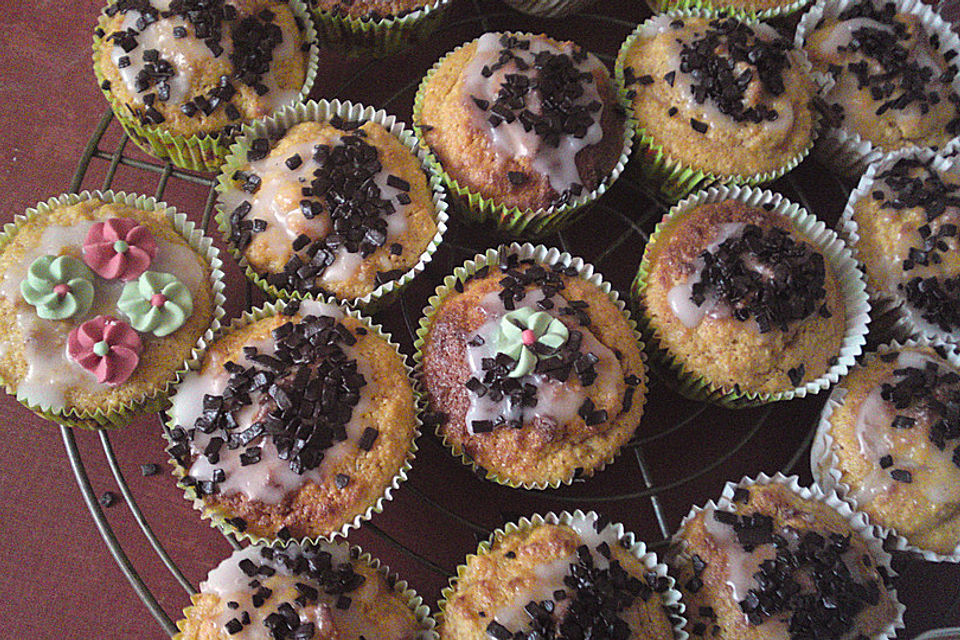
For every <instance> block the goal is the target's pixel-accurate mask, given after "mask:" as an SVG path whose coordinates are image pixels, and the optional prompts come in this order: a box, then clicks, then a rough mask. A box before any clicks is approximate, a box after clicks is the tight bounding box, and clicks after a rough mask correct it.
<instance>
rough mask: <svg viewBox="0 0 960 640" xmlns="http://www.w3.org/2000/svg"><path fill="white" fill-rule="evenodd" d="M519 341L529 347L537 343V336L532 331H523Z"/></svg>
mask: <svg viewBox="0 0 960 640" xmlns="http://www.w3.org/2000/svg"><path fill="white" fill-rule="evenodd" d="M514 335H516V334H514ZM520 339H521V340H523V344H524V345H525V346H527V347H529V346H530V345H532V344H533V343H534V342H536V341H537V334H535V333H534V332H533V329H524V330H523V333H521V334H520Z"/></svg>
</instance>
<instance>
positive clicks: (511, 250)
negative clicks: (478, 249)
mask: <svg viewBox="0 0 960 640" xmlns="http://www.w3.org/2000/svg"><path fill="white" fill-rule="evenodd" d="M510 255H516V256H518V257H519V259H520V260H528V259H530V260H533V261H534V262H536V263H538V264H541V265H546V266H550V265H554V264H562V265H563V266H565V267H573V268H574V269H576V270H577V271H578V274H577V275H578V277H580V278H583V279H584V280H586V281H587V282H589V283H591V284H593V285H594V286H596V287H597V288H598V289H599V290H600V291H601V292H602V293H605V294H607V295H608V296H609V297H610V300H611V301H612V302H613V303H614V305H616V307H617V308H618V309H619V310H620V312H621V313H622V314H623V317H624V319H625V320H626V322H627V324H628V325H629V326H630V329H631V330H632V331H633V333H634V336H635V337H636V339H637V344H638V346H639V348H640V355H641V357H642V358H643V362H644V368H643V373H642V376H641V378H642V380H641V382H640V384H639V385H637V387H636V389H637V391H636V393H635V394H634V404H636V403H637V402H642V403H644V404H645V403H646V399H647V394H648V393H649V392H650V391H649V390H650V387H649V371H648V368H647V358H646V354H645V352H644V345H643V340H642V337H641V335H640V333H639V332H638V331H637V329H636V327H637V324H636V322H634V321H633V319H631V317H630V311H629V310H628V309H627V305H626V303H624V301H623V300H621V299H620V294H619V293H618V292H617V291H616V289H614V288H613V287H612V286H611V285H610V283H609V282H606V281H604V279H603V276H601V275H600V274H599V273H597V272H596V271H594V267H593V265H592V264H590V263H588V262H584V261H583V259H582V258H578V257H574V256H571V255H570V254H569V253H566V252H561V251H560V250H559V249H556V248H548V247H545V246H543V245H536V246H534V245H532V244H530V243H529V242H526V243H524V244H522V245H521V244H518V243H516V242H514V243H512V244H510V245H500V247H499V248H497V249H487V251H486V252H485V253H483V254H477V255H475V256H474V257H473V259H472V260H467V261H466V262H464V263H463V265H462V266H460V267H457V268H456V269H455V270H454V272H453V275H449V276H446V277H445V278H444V279H443V283H442V284H440V285H439V286H437V288H436V290H435V292H434V294H433V295H432V296H430V298H429V299H428V300H427V306H426V307H424V308H423V314H422V315H421V318H420V322H419V326H418V328H417V332H416V339H415V340H414V343H413V347H414V349H415V352H414V355H413V359H414V362H415V365H414V366H415V370H416V378H417V379H418V380H419V379H420V377H421V376H422V370H421V368H422V366H423V362H422V358H423V344H424V342H425V340H426V336H427V334H428V333H429V332H430V325H431V323H432V321H433V316H434V315H435V314H436V310H437V307H438V306H439V305H440V303H441V302H442V301H443V300H444V299H445V298H446V296H447V295H449V294H450V293H451V292H452V291H455V289H454V286H455V284H456V283H457V282H463V281H465V280H467V279H468V278H469V277H470V276H472V275H473V274H474V273H476V272H477V271H478V270H480V269H481V268H483V267H484V266H488V265H489V266H491V267H492V266H495V265H498V264H500V261H501V260H504V259H506V257H507V256H510ZM423 391H424V402H425V403H426V402H427V400H426V390H423ZM436 434H437V436H438V437H439V438H441V440H442V441H443V444H444V446H446V447H448V448H449V449H450V450H451V451H452V452H453V454H454V455H455V456H457V457H458V458H459V459H460V460H461V462H463V463H464V464H465V465H467V466H468V467H470V468H471V469H473V470H474V471H475V472H477V473H481V474H482V475H483V477H485V478H486V479H487V480H492V481H493V482H496V483H498V484H504V485H506V486H509V487H513V488H518V487H522V488H524V489H556V488H557V487H559V486H560V485H561V484H567V485H569V484H571V483H573V481H574V480H576V479H577V478H579V477H581V476H578V475H576V474H572V475H571V476H570V477H569V478H565V479H563V480H554V481H550V482H546V481H545V482H536V483H521V482H517V481H516V480H513V479H511V478H507V477H501V476H500V475H498V474H497V473H496V472H495V471H491V470H489V469H484V468H482V467H480V466H479V465H478V464H477V463H476V462H475V461H474V460H473V459H472V458H471V457H470V456H469V455H468V454H467V453H466V451H465V450H463V448H462V447H460V446H459V445H455V444H453V443H451V442H448V440H447V438H446V436H444V434H443V432H442V425H437V428H436ZM622 449H623V447H622V446H621V447H620V448H619V449H617V450H616V451H615V452H613V453H612V454H611V455H610V458H609V459H608V460H606V461H605V462H603V463H602V464H600V465H598V466H597V467H596V468H595V469H593V470H590V471H588V472H587V473H586V474H585V475H586V477H592V476H594V475H596V474H598V473H600V472H601V471H603V470H604V469H605V468H606V467H607V465H608V464H610V463H611V462H613V461H614V459H616V457H617V456H618V455H620V451H621V450H622Z"/></svg>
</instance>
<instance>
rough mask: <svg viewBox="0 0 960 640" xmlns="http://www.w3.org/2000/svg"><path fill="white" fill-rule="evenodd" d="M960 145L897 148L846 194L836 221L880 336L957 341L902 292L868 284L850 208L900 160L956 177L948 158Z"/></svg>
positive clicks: (955, 165) (955, 161)
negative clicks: (909, 302)
mask: <svg viewBox="0 0 960 640" xmlns="http://www.w3.org/2000/svg"><path fill="white" fill-rule="evenodd" d="M958 146H960V139H954V140H953V142H951V143H950V144H949V145H947V146H946V147H945V148H944V149H943V150H942V151H939V152H937V151H934V150H933V149H926V148H921V147H911V148H908V149H901V150H900V151H894V152H893V153H888V154H886V155H883V156H881V157H880V158H879V159H878V160H876V161H874V162H871V163H870V165H869V166H868V167H867V170H866V173H864V174H863V176H861V178H860V182H859V184H857V187H856V188H855V189H854V190H853V191H852V192H851V193H850V198H849V199H848V200H847V205H846V207H844V209H843V213H842V214H841V215H840V219H839V221H838V222H837V228H838V229H839V233H840V236H841V237H842V238H843V239H844V240H845V241H846V243H847V246H849V247H850V250H851V252H852V253H853V257H854V259H856V260H857V263H858V264H859V265H860V268H861V269H862V270H863V272H864V273H865V274H866V283H867V293H868V295H869V296H870V306H871V316H872V318H873V320H874V322H875V323H877V324H875V325H874V327H873V329H874V331H875V332H877V330H878V324H879V327H880V328H882V329H883V332H882V333H881V334H880V335H881V336H884V337H889V338H892V339H896V340H905V339H907V338H909V337H912V336H916V335H918V334H920V335H924V336H926V337H928V338H931V339H934V340H942V341H944V342H957V341H958V339H960V338H958V336H956V335H953V334H951V333H950V332H947V331H943V330H941V329H940V328H939V327H935V326H933V325H931V324H930V323H929V322H927V321H926V320H924V319H923V318H921V317H920V314H919V313H917V312H916V310H914V309H913V308H912V307H910V306H909V305H907V304H906V300H905V298H904V296H903V294H902V293H900V292H899V291H897V290H896V289H892V290H891V289H887V288H884V287H881V286H879V283H877V282H874V281H871V278H870V274H869V272H868V271H867V268H866V265H865V263H864V261H863V259H862V258H861V257H860V255H859V253H858V246H857V245H858V243H859V242H860V229H859V225H858V224H857V222H856V221H855V220H854V219H853V214H854V209H853V208H854V205H855V204H856V203H857V202H858V201H860V200H861V199H863V198H869V197H871V193H872V192H873V184H874V182H875V181H876V179H877V176H878V175H880V174H882V173H883V172H884V171H887V170H888V169H890V168H891V167H893V166H894V165H895V164H896V163H897V162H898V161H899V160H901V159H903V158H916V159H918V160H921V161H923V162H929V163H930V168H931V169H933V170H934V171H940V172H947V171H953V172H954V173H958V174H960V157H957V156H955V155H951V154H954V153H956V151H957V149H958ZM890 268H891V269H899V268H900V267H899V265H891V266H890Z"/></svg>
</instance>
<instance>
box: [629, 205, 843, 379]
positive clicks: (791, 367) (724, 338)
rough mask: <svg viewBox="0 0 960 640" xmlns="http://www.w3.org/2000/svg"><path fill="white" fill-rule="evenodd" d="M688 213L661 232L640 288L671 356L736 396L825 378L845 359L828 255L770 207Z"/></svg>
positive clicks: (653, 327)
mask: <svg viewBox="0 0 960 640" xmlns="http://www.w3.org/2000/svg"><path fill="white" fill-rule="evenodd" d="M682 207H683V205H681V208H679V209H674V212H672V213H671V214H669V215H668V216H667V217H666V218H665V219H664V221H663V222H661V223H660V225H659V226H658V227H657V231H656V233H655V234H654V237H653V238H652V239H651V242H649V243H648V244H647V248H646V251H645V253H644V258H643V263H644V265H647V267H646V268H647V275H646V278H645V280H642V279H641V277H640V276H638V282H637V283H635V287H638V288H639V291H638V293H637V296H638V303H639V306H640V307H641V309H642V311H643V313H644V315H645V319H646V320H647V322H648V323H649V328H650V331H651V333H652V334H653V336H654V338H655V341H656V342H658V343H659V344H658V346H659V348H660V349H661V350H664V351H665V352H666V356H665V357H666V358H668V359H672V361H673V362H676V363H679V364H680V366H681V367H682V369H683V371H684V374H685V375H686V376H688V377H694V378H697V379H700V380H702V381H703V382H705V383H707V384H708V385H709V387H710V388H711V389H723V390H725V391H734V392H736V393H737V394H752V395H757V394H762V395H764V396H766V395H769V394H774V393H778V392H783V391H787V390H790V389H793V388H795V387H800V386H802V385H804V384H805V383H807V382H809V381H811V380H816V379H817V378H819V377H821V376H823V375H824V374H825V373H826V372H827V370H828V369H829V368H830V367H831V366H832V365H833V364H834V362H835V361H836V358H837V356H838V355H839V353H840V348H841V345H842V343H843V340H844V334H845V332H846V317H845V316H846V312H845V309H844V300H843V297H842V294H841V289H840V283H839V282H838V278H837V275H836V274H835V273H834V271H833V268H832V267H831V265H830V263H829V262H828V261H827V260H826V259H825V258H824V255H823V253H822V249H820V248H819V247H817V246H814V245H813V244H812V243H811V241H810V240H809V239H808V238H807V237H805V236H804V234H803V233H801V232H800V231H799V230H798V229H797V227H796V224H795V223H794V222H793V221H792V220H791V219H790V217H788V216H787V215H786V214H781V213H777V212H775V211H773V210H772V209H773V208H774V207H773V205H772V204H767V205H764V206H762V207H761V206H754V205H749V204H746V203H744V202H741V201H739V200H734V199H726V200H721V201H719V202H712V203H704V204H699V205H696V206H692V207H690V208H688V209H686V210H684V209H683V208H682ZM641 271H642V269H641Z"/></svg>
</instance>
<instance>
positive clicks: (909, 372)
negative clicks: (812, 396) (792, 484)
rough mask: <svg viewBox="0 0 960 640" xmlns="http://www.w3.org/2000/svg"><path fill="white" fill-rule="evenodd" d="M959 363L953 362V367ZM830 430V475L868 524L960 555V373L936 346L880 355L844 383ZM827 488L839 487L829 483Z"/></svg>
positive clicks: (825, 461) (825, 467) (826, 464)
mask: <svg viewBox="0 0 960 640" xmlns="http://www.w3.org/2000/svg"><path fill="white" fill-rule="evenodd" d="M954 362H956V361H954ZM836 394H837V395H835V396H833V397H834V398H836V401H837V402H838V405H837V406H835V407H833V408H832V412H831V413H830V417H829V419H828V422H827V423H826V424H823V425H821V429H822V430H825V434H826V435H828V436H829V440H828V442H830V445H829V448H828V449H827V450H825V451H823V452H822V454H821V455H820V456H817V457H814V458H812V462H813V468H814V469H815V471H816V474H817V475H818V476H819V477H820V478H825V477H826V476H827V475H828V474H830V473H831V470H834V469H835V470H836V471H837V472H838V474H839V475H838V477H837V480H838V481H839V482H842V483H843V484H844V485H846V486H847V487H848V488H849V489H848V490H845V491H844V493H845V495H846V496H847V497H849V498H852V499H853V500H854V502H855V503H856V505H857V508H858V509H859V510H860V511H863V512H865V513H866V514H867V515H869V516H870V520H871V522H873V523H874V524H879V525H880V526H882V527H886V528H889V529H893V530H894V531H895V532H896V533H897V534H899V535H901V536H903V537H905V538H906V539H907V541H908V542H910V543H911V544H913V545H915V546H917V547H920V548H921V549H929V550H931V551H934V552H936V553H940V554H953V553H957V552H958V551H960V412H958V407H960V372H958V370H957V367H956V366H955V364H951V363H950V362H948V361H946V360H945V359H944V358H943V357H941V356H940V355H939V354H938V353H937V351H936V350H935V349H934V348H932V347H927V346H919V345H918V346H907V347H902V348H889V349H883V350H882V351H881V353H879V354H874V356H873V357H871V358H870V359H869V360H868V361H867V362H865V363H864V364H863V365H861V366H858V367H856V368H855V369H854V370H852V371H851V372H850V374H849V375H847V376H846V377H845V378H844V379H843V380H842V381H841V383H840V385H839V387H838V388H837V391H836ZM825 480H826V482H827V483H828V484H827V486H831V485H835V484H836V482H835V481H833V479H832V477H831V478H825Z"/></svg>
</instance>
